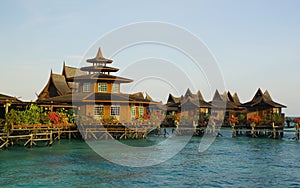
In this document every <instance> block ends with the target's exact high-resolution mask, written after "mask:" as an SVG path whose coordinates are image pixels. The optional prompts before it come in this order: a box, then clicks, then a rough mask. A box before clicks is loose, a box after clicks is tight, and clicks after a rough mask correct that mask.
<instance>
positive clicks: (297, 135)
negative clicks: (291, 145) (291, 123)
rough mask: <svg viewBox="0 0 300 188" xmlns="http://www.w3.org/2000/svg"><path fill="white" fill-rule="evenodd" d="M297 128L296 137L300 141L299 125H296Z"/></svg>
mask: <svg viewBox="0 0 300 188" xmlns="http://www.w3.org/2000/svg"><path fill="white" fill-rule="evenodd" d="M295 128H296V133H295V134H296V135H295V137H296V140H299V123H296V125H295Z"/></svg>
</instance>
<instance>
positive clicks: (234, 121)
mask: <svg viewBox="0 0 300 188" xmlns="http://www.w3.org/2000/svg"><path fill="white" fill-rule="evenodd" d="M229 121H230V123H238V122H239V120H238V118H237V117H231V118H230V119H229Z"/></svg>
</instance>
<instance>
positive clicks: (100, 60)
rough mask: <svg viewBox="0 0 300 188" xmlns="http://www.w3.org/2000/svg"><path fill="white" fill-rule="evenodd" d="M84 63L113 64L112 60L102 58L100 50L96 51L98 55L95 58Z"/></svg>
mask: <svg viewBox="0 0 300 188" xmlns="http://www.w3.org/2000/svg"><path fill="white" fill-rule="evenodd" d="M86 61H87V62H89V63H112V62H113V60H111V59H106V58H105V57H103V55H102V51H101V48H99V49H98V53H97V55H96V57H94V58H92V59H87V60H86Z"/></svg>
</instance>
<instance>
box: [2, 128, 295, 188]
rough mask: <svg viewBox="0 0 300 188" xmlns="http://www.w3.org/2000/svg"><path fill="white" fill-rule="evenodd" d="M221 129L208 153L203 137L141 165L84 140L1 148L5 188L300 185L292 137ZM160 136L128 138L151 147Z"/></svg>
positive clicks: (136, 143)
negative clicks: (106, 154)
mask: <svg viewBox="0 0 300 188" xmlns="http://www.w3.org/2000/svg"><path fill="white" fill-rule="evenodd" d="M221 133H222V134H223V135H224V136H223V137H218V138H217V139H216V140H215V142H214V143H213V144H212V145H211V146H210V147H209V149H208V150H206V151H205V152H202V153H199V151H198V147H199V142H200V141H201V137H193V138H192V139H191V140H190V142H189V143H188V144H187V145H186V147H185V148H184V149H183V150H181V151H180V152H179V153H178V154H177V155H175V156H174V157H173V158H171V159H169V160H167V161H166V162H164V163H161V164H158V165H155V166H150V167H141V168H137V167H125V166H120V165H116V164H112V163H111V162H109V161H107V160H105V159H103V158H102V157H100V156H99V155H97V154H96V153H95V152H94V151H93V150H92V149H91V148H89V146H88V145H87V144H86V143H85V142H84V141H80V140H70V141H69V140H61V141H59V142H58V141H56V142H55V143H54V144H53V145H52V146H51V147H45V146H43V147H33V148H24V147H11V148H9V149H6V150H1V151H0V186H1V187H15V186H27V187H40V186H44V187H228V186H232V187H300V143H299V141H296V140H293V139H291V138H292V135H288V136H285V138H284V139H283V140H273V139H268V138H247V137H236V138H231V136H230V131H223V132H221ZM160 139H162V138H161V137H157V136H149V137H148V138H147V139H146V140H126V141H123V142H124V143H125V144H126V142H127V143H128V144H131V145H137V146H143V145H145V146H146V145H149V143H150V145H151V144H153V142H157V141H159V140H160ZM162 155H164V154H163V152H162Z"/></svg>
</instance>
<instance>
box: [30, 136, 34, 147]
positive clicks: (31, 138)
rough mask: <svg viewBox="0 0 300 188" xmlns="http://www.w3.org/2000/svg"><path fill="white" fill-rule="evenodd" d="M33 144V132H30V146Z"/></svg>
mask: <svg viewBox="0 0 300 188" xmlns="http://www.w3.org/2000/svg"><path fill="white" fill-rule="evenodd" d="M32 144H33V134H30V147H32Z"/></svg>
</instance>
